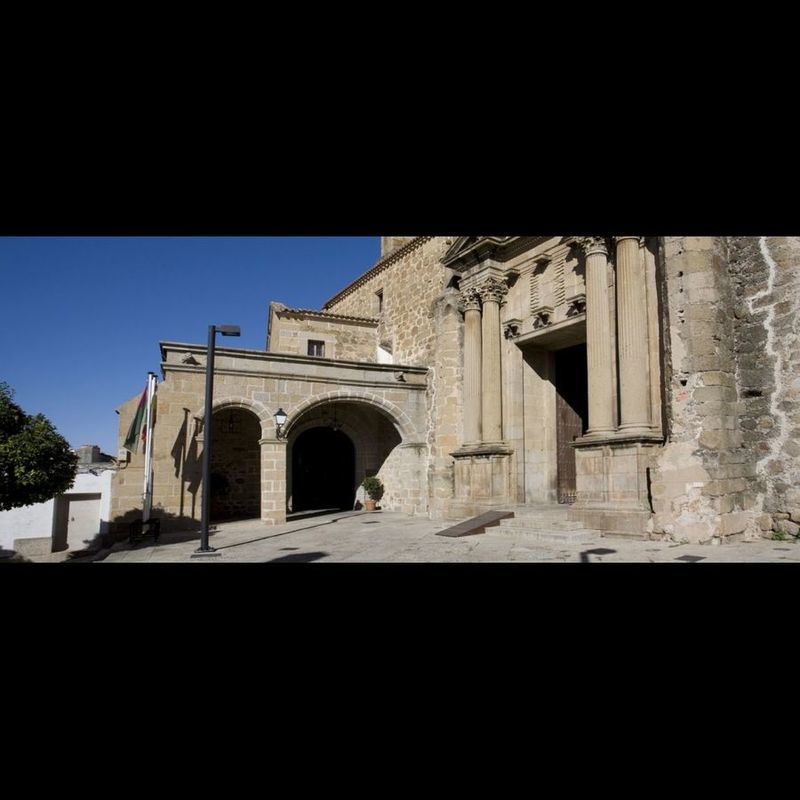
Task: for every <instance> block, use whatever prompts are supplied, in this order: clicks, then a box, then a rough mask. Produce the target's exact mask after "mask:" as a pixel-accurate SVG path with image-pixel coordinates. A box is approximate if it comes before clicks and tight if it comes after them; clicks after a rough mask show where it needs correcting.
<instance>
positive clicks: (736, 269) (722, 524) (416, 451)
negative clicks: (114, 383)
mask: <svg viewBox="0 0 800 800" xmlns="http://www.w3.org/2000/svg"><path fill="white" fill-rule="evenodd" d="M621 233H625V232H624V231H622V232H621ZM629 233H635V232H629ZM799 268H800V239H798V238H797V237H726V236H716V237H691V236H665V237H659V236H633V235H631V236H599V235H598V236H591V237H586V236H569V235H565V236H471V237H470V236H461V237H456V236H449V237H448V236H418V237H413V236H400V237H397V236H394V237H384V239H383V240H382V252H381V257H380V258H379V259H378V261H377V262H376V263H375V264H373V265H372V266H371V267H369V268H368V269H366V270H361V268H360V267H359V265H354V274H356V275H358V273H359V271H361V272H362V274H360V275H358V277H356V278H355V280H353V282H352V283H350V284H349V285H348V286H346V287H344V288H343V289H342V290H341V291H340V292H338V293H337V294H336V295H335V296H334V297H332V298H331V299H330V300H329V301H328V302H327V303H326V304H325V305H324V307H323V308H322V309H319V310H314V309H291V308H287V307H286V306H284V305H282V304H281V303H279V302H271V303H270V304H269V313H268V323H267V333H268V342H267V347H266V348H265V350H264V351H245V350H237V349H235V348H220V349H219V350H218V357H217V358H218V360H217V373H218V377H217V379H216V382H215V397H214V420H215V427H214V442H215V445H214V446H215V453H216V455H215V456H214V459H215V460H214V463H215V465H216V466H215V469H216V470H217V472H218V473H219V476H221V477H219V476H218V482H217V485H220V486H226V487H229V488H228V493H227V494H226V495H225V496H222V497H217V498H216V500H215V502H214V503H213V505H214V508H215V509H216V512H215V513H217V514H218V515H220V517H219V518H221V519H222V518H230V517H233V516H237V515H238V516H248V515H249V516H259V517H260V518H261V519H262V520H263V521H264V522H265V523H267V524H280V523H282V522H283V521H284V520H285V519H286V514H287V512H290V511H297V510H298V508H297V506H298V504H299V505H302V504H303V503H317V504H320V503H323V504H332V505H333V506H334V507H346V506H347V505H348V504H350V505H351V506H352V503H353V502H354V501H355V493H356V488H357V487H358V485H359V484H360V482H361V480H363V478H364V477H365V476H366V475H369V474H377V475H378V476H379V477H381V478H382V480H383V481H384V483H385V485H386V489H387V491H386V494H385V497H384V500H383V507H384V508H386V509H388V510H402V511H404V512H406V513H410V514H422V515H428V516H430V517H431V518H434V519H445V518H450V519H459V518H462V519H463V518H464V517H467V516H471V515H475V514H479V513H482V512H484V511H487V510H502V509H506V508H516V509H517V510H518V513H521V510H524V509H525V508H526V507H527V508H529V509H536V508H541V507H545V506H547V505H558V504H567V505H569V515H570V519H571V520H572V521H574V522H575V523H580V524H582V525H583V526H585V527H586V528H591V529H596V530H601V531H603V532H605V533H606V535H609V536H629V537H634V538H651V539H666V540H673V541H689V542H714V541H726V540H727V541H731V540H735V539H748V538H754V537H759V536H774V537H779V538H780V537H782V536H785V537H788V536H798V534H800V466H798V464H800V459H798V456H799V455H800V338H799V337H800V330H798V326H800V322H799V321H798V320H800V314H798V311H800V269H799ZM298 270H302V264H299V265H298ZM267 299H268V298H265V300H267ZM161 351H162V365H161V366H162V373H163V378H164V380H163V382H162V383H161V385H160V387H159V407H158V420H157V424H156V431H155V438H154V443H155V451H154V476H155V483H154V508H155V513H156V514H157V515H161V516H162V517H163V519H164V521H165V524H167V525H169V524H173V525H175V526H180V525H185V524H187V523H188V522H196V521H197V519H198V518H199V509H200V497H201V494H202V486H201V482H200V480H199V463H200V458H201V455H202V447H203V432H202V425H201V421H202V417H203V411H204V409H203V402H204V398H203V385H204V370H205V348H204V347H203V346H202V345H198V344H186V343H174V342H162V343H161ZM132 383H135V381H133V380H132ZM135 400H136V398H132V399H131V401H129V402H127V403H126V404H124V405H123V406H121V407H120V409H119V410H120V446H122V440H123V439H124V435H125V431H126V430H127V427H128V424H129V422H130V418H131V415H132V414H133V411H134V408H135V405H136V403H135ZM278 408H282V409H283V410H284V411H285V412H286V413H287V415H288V420H287V423H286V425H285V426H284V430H283V431H281V432H279V431H277V430H276V428H275V425H274V422H273V415H274V413H275V412H276V411H277V409H278ZM324 430H328V431H329V433H328V434H325V435H323V434H322V433H320V431H324ZM330 431H334V432H335V434H336V435H333V434H331V433H330ZM314 442H318V443H322V442H324V443H326V444H325V445H324V448H333V450H331V452H327V453H326V452H321V450H322V449H324V448H323V447H322V445H321V444H317V445H315V444H314ZM334 450H335V452H334ZM212 455H214V454H212ZM326 464H327V465H332V464H335V465H336V470H338V471H339V472H340V473H341V472H343V473H344V477H343V478H342V476H341V475H339V476H338V477H336V479H335V480H334V479H333V478H331V479H330V480H326V479H325V478H324V476H325V474H326V473H325V469H326ZM328 468H330V469H332V467H330V466H329V467H328ZM141 470H142V464H141V456H140V455H137V454H131V457H130V459H129V461H128V463H127V465H126V466H124V467H123V469H121V470H120V471H119V473H118V474H117V475H116V476H115V489H114V499H113V511H112V513H113V516H114V518H115V520H116V521H117V522H119V523H120V527H122V525H123V523H124V522H125V521H126V520H130V519H132V518H134V517H135V516H136V513H137V508H139V507H140V499H141V498H140V491H141V489H140V487H141V478H142V473H141ZM327 483H330V484H331V487H332V486H333V485H334V484H335V486H336V487H337V488H336V490H335V491H334V489H333V488H330V487H329V488H330V491H327V490H326V489H325V485H326V484H327Z"/></svg>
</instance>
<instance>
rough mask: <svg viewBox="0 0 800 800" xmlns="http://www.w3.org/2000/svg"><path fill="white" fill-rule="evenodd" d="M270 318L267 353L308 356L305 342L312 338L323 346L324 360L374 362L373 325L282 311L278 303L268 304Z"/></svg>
mask: <svg viewBox="0 0 800 800" xmlns="http://www.w3.org/2000/svg"><path fill="white" fill-rule="evenodd" d="M270 315H271V327H270V335H269V351H268V352H270V353H288V354H291V355H297V356H305V355H308V342H309V340H310V339H313V340H317V341H322V342H324V343H325V353H324V356H323V357H324V358H335V359H338V360H340V361H366V362H375V361H377V357H376V353H377V336H376V332H375V329H376V324H375V323H374V322H370V321H368V320H361V321H359V320H337V319H331V318H326V317H325V316H324V315H320V314H309V313H306V312H303V311H296V310H293V309H289V308H285V307H284V306H282V305H280V304H278V303H272V304H271V306H270ZM364 316H370V315H369V314H365V315H364Z"/></svg>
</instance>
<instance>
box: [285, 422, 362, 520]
mask: <svg viewBox="0 0 800 800" xmlns="http://www.w3.org/2000/svg"><path fill="white" fill-rule="evenodd" d="M355 465H356V455H355V448H354V447H353V442H352V441H351V440H350V437H349V436H347V434H345V433H343V432H342V431H340V430H334V429H333V428H329V427H316V428H310V429H309V430H306V431H304V432H303V433H301V434H300V435H299V436H298V437H297V439H295V441H294V446H293V447H292V489H293V495H292V510H293V511H294V512H298V511H312V510H313V511H321V510H323V509H350V508H352V507H353V501H354V499H355V492H356V486H355Z"/></svg>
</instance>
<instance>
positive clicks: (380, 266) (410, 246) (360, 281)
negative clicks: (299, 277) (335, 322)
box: [322, 236, 434, 308]
mask: <svg viewBox="0 0 800 800" xmlns="http://www.w3.org/2000/svg"><path fill="white" fill-rule="evenodd" d="M433 238H434V237H433V236H415V237H414V238H413V239H412V240H411V241H410V242H408V243H407V244H404V245H403V246H402V247H400V248H398V249H397V250H394V251H393V252H391V253H389V255H387V256H384V257H383V258H381V259H380V260H378V261H377V262H376V263H375V265H374V266H373V267H372V268H371V269H369V270H367V272H365V273H364V274H363V275H362V276H361V277H360V278H357V279H356V280H354V281H353V282H352V283H351V284H349V285H348V286H345V287H344V289H342V290H341V291H340V292H339V293H338V294H335V295H334V296H333V297H331V299H330V300H328V302H327V303H323V305H322V307H323V308H328V307H329V306H331V305H333V304H334V303H338V302H339V301H340V300H344V298H345V297H347V296H348V295H351V294H352V293H353V292H354V291H355V290H356V289H358V288H359V287H360V286H363V285H364V284H365V283H366V282H367V281H368V280H370V279H371V278H374V277H375V276H376V275H378V274H380V273H381V272H383V270H385V269H386V268H387V267H389V266H391V265H392V264H394V263H395V261H399V260H400V259H401V258H403V257H404V256H406V255H408V253H410V252H411V251H412V250H415V249H416V248H417V247H419V246H420V245H421V244H424V243H425V242H427V241H428V240H429V239H433Z"/></svg>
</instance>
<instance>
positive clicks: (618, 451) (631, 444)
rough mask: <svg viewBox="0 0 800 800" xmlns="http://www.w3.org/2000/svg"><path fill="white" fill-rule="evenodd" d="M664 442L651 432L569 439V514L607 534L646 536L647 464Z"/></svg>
mask: <svg viewBox="0 0 800 800" xmlns="http://www.w3.org/2000/svg"><path fill="white" fill-rule="evenodd" d="M661 443H662V440H661V438H660V437H658V436H655V435H654V434H652V432H648V433H646V434H645V435H640V436H636V435H631V434H630V433H628V434H627V435H625V434H624V433H623V432H622V431H620V432H619V434H618V435H617V436H615V437H610V438H607V439H605V440H602V441H601V440H599V439H594V440H593V439H591V438H589V437H588V436H586V437H583V438H582V439H579V440H577V441H576V442H573V444H572V446H573V447H574V448H575V466H576V473H577V475H576V484H577V499H576V501H575V503H574V504H573V506H572V507H571V508H570V514H569V518H570V519H571V520H574V521H576V522H581V523H582V524H584V525H585V526H586V527H587V528H594V529H596V530H600V531H603V532H604V533H606V534H608V535H615V536H629V537H630V536H632V537H634V538H640V539H644V538H647V534H648V526H649V522H650V520H651V519H652V516H653V511H652V500H651V496H650V477H649V475H650V467H651V466H652V464H653V458H654V456H655V454H656V453H657V452H658V451H659V450H660V448H661Z"/></svg>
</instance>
